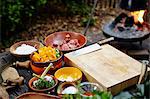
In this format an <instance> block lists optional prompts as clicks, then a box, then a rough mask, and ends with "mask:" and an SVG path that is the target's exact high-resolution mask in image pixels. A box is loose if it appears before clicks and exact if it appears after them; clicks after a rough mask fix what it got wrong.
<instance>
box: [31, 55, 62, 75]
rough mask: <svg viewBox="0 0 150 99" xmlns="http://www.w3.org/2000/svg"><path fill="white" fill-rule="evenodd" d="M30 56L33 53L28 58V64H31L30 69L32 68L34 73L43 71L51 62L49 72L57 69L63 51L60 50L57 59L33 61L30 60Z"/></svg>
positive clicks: (60, 63)
mask: <svg viewBox="0 0 150 99" xmlns="http://www.w3.org/2000/svg"><path fill="white" fill-rule="evenodd" d="M32 56H33V53H32V54H31V55H30V60H31V62H30V66H31V69H32V70H33V72H35V73H36V74H42V73H43V72H44V70H45V68H46V67H47V66H48V65H49V64H50V63H53V66H52V67H51V68H50V70H49V72H51V71H52V72H53V71H55V70H57V69H59V68H60V67H61V66H62V64H63V53H62V52H61V56H60V57H59V58H58V59H57V60H54V61H48V62H34V61H33V60H32ZM50 74H51V73H50Z"/></svg>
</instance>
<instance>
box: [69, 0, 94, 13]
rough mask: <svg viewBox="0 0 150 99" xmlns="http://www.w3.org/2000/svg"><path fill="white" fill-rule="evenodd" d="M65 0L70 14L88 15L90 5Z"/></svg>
mask: <svg viewBox="0 0 150 99" xmlns="http://www.w3.org/2000/svg"><path fill="white" fill-rule="evenodd" d="M66 1H67V7H68V10H69V12H70V13H72V14H80V15H88V14H89V13H90V11H91V7H90V6H89V5H87V4H85V3H83V2H75V1H76V0H75V1H74V0H69V1H68V0H66ZM81 1H82V0H81Z"/></svg>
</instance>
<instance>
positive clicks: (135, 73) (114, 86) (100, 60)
mask: <svg viewBox="0 0 150 99" xmlns="http://www.w3.org/2000/svg"><path fill="white" fill-rule="evenodd" d="M65 57H66V58H67V61H68V64H70V65H72V66H76V67H78V68H80V69H81V70H82V71H83V72H84V74H85V75H86V77H87V79H88V80H89V81H90V82H96V83H99V84H100V85H101V86H102V87H103V88H104V90H110V91H111V92H112V94H117V93H118V92H120V91H122V90H123V89H125V88H127V87H129V86H131V85H134V84H136V83H137V82H138V77H139V75H140V73H141V67H142V64H141V63H140V62H138V61H137V60H135V59H133V58H131V57H129V56H128V55H126V54H124V53H123V52H121V51H119V50H117V49H115V48H114V47H112V46H110V45H108V44H106V45H103V46H102V49H101V50H98V51H95V52H92V53H89V54H84V55H80V56H76V57H74V56H72V55H71V53H68V54H65Z"/></svg>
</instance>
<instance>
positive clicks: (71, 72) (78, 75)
mask: <svg viewBox="0 0 150 99" xmlns="http://www.w3.org/2000/svg"><path fill="white" fill-rule="evenodd" d="M54 76H55V77H56V78H57V79H58V80H59V81H61V82H76V83H78V82H80V81H81V79H82V72H81V71H80V70H79V69H78V68H75V67H63V68H60V69H58V70H57V71H56V72H55V74H54Z"/></svg>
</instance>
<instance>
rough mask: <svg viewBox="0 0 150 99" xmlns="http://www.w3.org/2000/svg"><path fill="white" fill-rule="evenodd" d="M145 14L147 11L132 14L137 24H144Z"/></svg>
mask: <svg viewBox="0 0 150 99" xmlns="http://www.w3.org/2000/svg"><path fill="white" fill-rule="evenodd" d="M144 13H145V10H140V11H134V12H131V15H132V16H133V17H134V22H135V23H138V22H140V23H143V22H144V20H143V16H144Z"/></svg>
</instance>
